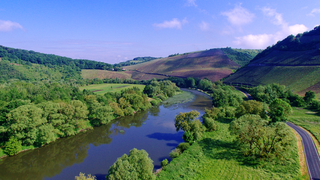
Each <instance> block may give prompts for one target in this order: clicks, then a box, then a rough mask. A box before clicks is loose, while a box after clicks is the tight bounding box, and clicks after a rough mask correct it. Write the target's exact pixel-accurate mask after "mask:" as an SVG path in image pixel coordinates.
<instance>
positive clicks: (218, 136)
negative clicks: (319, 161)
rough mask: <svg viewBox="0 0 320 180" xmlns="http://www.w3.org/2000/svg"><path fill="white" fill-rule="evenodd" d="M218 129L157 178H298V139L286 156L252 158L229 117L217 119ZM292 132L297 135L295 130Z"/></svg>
mask: <svg viewBox="0 0 320 180" xmlns="http://www.w3.org/2000/svg"><path fill="white" fill-rule="evenodd" d="M216 123H217V124H218V126H219V129H218V130H217V131H212V132H206V133H204V138H203V139H202V140H201V141H198V142H195V143H193V144H192V145H191V146H190V147H189V148H188V150H187V151H184V152H183V153H182V154H181V155H180V156H179V157H177V158H174V159H173V160H172V161H170V163H169V164H168V165H167V166H166V167H165V168H164V169H163V170H162V171H161V172H160V173H159V174H157V175H158V177H157V179H217V180H224V179H278V180H280V179H299V178H300V164H299V158H298V157H299V156H298V150H297V145H296V141H294V142H293V143H292V144H290V146H291V147H292V149H291V151H289V152H287V153H286V154H284V155H285V158H282V159H279V158H277V157H275V158H274V159H272V160H271V161H269V160H268V159H265V158H261V159H260V158H257V157H256V158H252V157H247V156H244V155H243V151H242V149H240V148H239V144H238V143H237V141H235V140H236V137H235V136H234V135H231V134H230V131H229V130H228V128H229V125H230V122H229V121H223V122H222V121H217V122H216ZM290 136H291V137H292V138H293V139H295V137H294V134H293V133H292V132H290Z"/></svg>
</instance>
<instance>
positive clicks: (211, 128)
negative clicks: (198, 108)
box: [203, 117, 217, 131]
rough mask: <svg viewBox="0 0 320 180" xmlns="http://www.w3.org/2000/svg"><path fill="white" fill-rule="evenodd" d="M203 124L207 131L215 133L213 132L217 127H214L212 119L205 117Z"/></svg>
mask: <svg viewBox="0 0 320 180" xmlns="http://www.w3.org/2000/svg"><path fill="white" fill-rule="evenodd" d="M203 124H204V125H205V126H206V128H207V130H208V131H215V130H217V125H216V123H215V122H214V119H212V118H208V117H205V118H204V119H203Z"/></svg>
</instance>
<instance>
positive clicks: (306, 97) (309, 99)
mask: <svg viewBox="0 0 320 180" xmlns="http://www.w3.org/2000/svg"><path fill="white" fill-rule="evenodd" d="M315 97H316V95H315V93H314V92H313V91H308V92H306V94H305V95H304V98H303V99H304V101H305V102H306V103H307V104H310V103H311V102H312V100H313V99H314V98H315Z"/></svg>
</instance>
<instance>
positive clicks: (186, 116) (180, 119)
mask: <svg viewBox="0 0 320 180" xmlns="http://www.w3.org/2000/svg"><path fill="white" fill-rule="evenodd" d="M199 115H200V113H199V112H198V111H190V112H186V113H180V114H179V115H177V116H176V118H175V127H176V130H177V131H179V130H180V129H181V130H183V131H185V133H184V135H183V137H182V138H183V139H184V141H185V142H188V143H193V141H197V140H200V139H201V138H202V135H203V133H204V132H205V130H206V128H205V126H203V125H202V123H201V122H200V121H199V119H196V118H197V117H198V116H199Z"/></svg>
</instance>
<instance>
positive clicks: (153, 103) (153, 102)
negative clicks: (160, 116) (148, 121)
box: [150, 100, 158, 106]
mask: <svg viewBox="0 0 320 180" xmlns="http://www.w3.org/2000/svg"><path fill="white" fill-rule="evenodd" d="M150 103H151V104H152V106H156V105H157V104H158V103H157V101H156V100H152V101H150Z"/></svg>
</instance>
